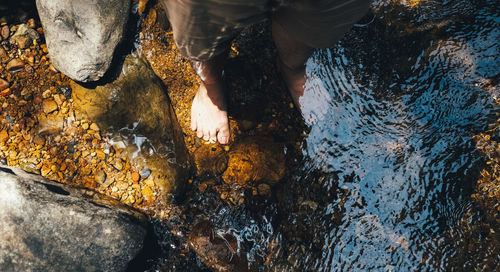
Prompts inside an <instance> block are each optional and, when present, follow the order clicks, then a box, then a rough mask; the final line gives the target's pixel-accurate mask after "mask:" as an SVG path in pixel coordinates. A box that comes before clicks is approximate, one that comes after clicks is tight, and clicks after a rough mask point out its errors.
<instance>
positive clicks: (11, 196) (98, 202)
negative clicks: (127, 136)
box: [0, 166, 147, 271]
mask: <svg viewBox="0 0 500 272" xmlns="http://www.w3.org/2000/svg"><path fill="white" fill-rule="evenodd" d="M0 207H1V209H0V271H124V270H125V269H126V268H127V266H128V264H129V262H130V261H131V260H132V259H134V257H135V256H136V255H137V254H138V253H139V252H140V251H141V249H142V247H143V241H144V239H145V235H146V232H147V231H146V220H145V218H144V216H142V215H141V214H140V213H138V212H136V211H134V210H131V209H129V208H126V207H125V206H122V205H120V204H117V203H116V202H113V201H112V200H108V199H106V198H105V197H103V196H101V195H98V194H96V193H93V192H91V191H88V190H84V189H76V188H72V187H69V186H66V185H63V184H58V183H55V182H51V181H48V180H46V179H44V178H43V177H40V176H36V175H31V174H27V173H26V172H23V171H21V170H18V169H15V168H10V167H7V166H1V168H0Z"/></svg>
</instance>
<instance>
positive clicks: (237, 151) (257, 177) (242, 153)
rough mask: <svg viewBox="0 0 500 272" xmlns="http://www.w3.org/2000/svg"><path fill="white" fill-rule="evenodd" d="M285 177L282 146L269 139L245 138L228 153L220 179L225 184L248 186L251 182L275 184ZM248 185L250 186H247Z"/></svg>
mask: <svg viewBox="0 0 500 272" xmlns="http://www.w3.org/2000/svg"><path fill="white" fill-rule="evenodd" d="M284 175H285V153H284V150H283V145H282V144H280V143H277V142H275V141H274V140H273V139H272V138H270V137H259V136H255V137H246V138H242V139H241V140H239V141H237V142H236V143H234V145H233V146H231V151H229V161H228V166H227V169H226V171H225V172H224V174H223V175H222V178H223V179H224V181H225V182H226V183H229V184H233V183H238V184H239V185H241V186H250V185H251V183H253V182H268V183H270V184H274V183H277V182H278V181H279V180H280V179H282V178H283V176H284ZM249 183H250V184H249Z"/></svg>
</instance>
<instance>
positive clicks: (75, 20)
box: [36, 0, 131, 82]
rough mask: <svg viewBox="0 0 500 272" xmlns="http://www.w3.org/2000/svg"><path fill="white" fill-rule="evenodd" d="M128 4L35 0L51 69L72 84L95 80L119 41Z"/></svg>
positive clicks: (100, 0)
mask: <svg viewBox="0 0 500 272" xmlns="http://www.w3.org/2000/svg"><path fill="white" fill-rule="evenodd" d="M130 2H131V1H130V0H97V1H79V0H62V1H59V0H56V1H54V0H37V1H36V4H37V9H38V13H39V15H40V20H41V22H42V25H43V28H44V32H45V39H46V41H47V47H48V50H49V52H50V58H51V60H52V63H53V64H54V67H56V68H57V69H58V70H59V71H61V72H62V73H64V74H65V75H67V76H68V77H70V78H72V79H73V80H77V81H82V82H88V81H96V80H99V79H100V78H101V77H102V76H103V75H104V73H105V72H106V71H107V70H108V68H109V66H110V64H111V61H112V59H113V54H114V51H115V48H116V46H117V45H118V44H119V43H120V41H121V40H122V37H123V33H124V31H125V25H126V23H127V20H128V16H129V9H130Z"/></svg>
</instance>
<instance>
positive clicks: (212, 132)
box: [191, 54, 229, 144]
mask: <svg viewBox="0 0 500 272" xmlns="http://www.w3.org/2000/svg"><path fill="white" fill-rule="evenodd" d="M225 59H226V54H220V55H218V56H216V57H214V58H212V59H209V60H206V61H194V60H193V61H191V66H192V67H193V69H194V70H195V72H196V73H197V74H198V76H199V77H200V79H201V84H200V88H199V89H198V91H197V93H196V95H195V97H194V99H193V104H192V106H191V129H192V130H193V131H196V135H197V136H198V137H200V138H203V140H205V141H210V142H212V143H215V142H217V141H219V143H221V144H227V143H228V142H229V121H228V117H227V106H226V97H225V89H224V82H223V80H222V69H223V66H224V62H225Z"/></svg>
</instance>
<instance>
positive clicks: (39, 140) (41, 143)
mask: <svg viewBox="0 0 500 272" xmlns="http://www.w3.org/2000/svg"><path fill="white" fill-rule="evenodd" d="M33 143H35V144H36V145H38V146H44V145H45V140H44V139H43V138H42V137H41V136H40V135H36V136H35V137H34V138H33Z"/></svg>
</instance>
